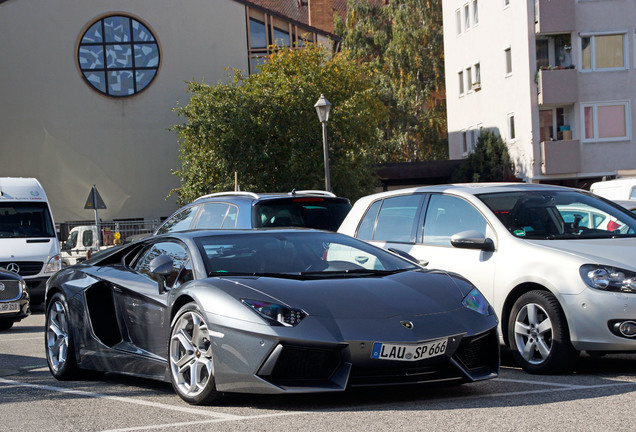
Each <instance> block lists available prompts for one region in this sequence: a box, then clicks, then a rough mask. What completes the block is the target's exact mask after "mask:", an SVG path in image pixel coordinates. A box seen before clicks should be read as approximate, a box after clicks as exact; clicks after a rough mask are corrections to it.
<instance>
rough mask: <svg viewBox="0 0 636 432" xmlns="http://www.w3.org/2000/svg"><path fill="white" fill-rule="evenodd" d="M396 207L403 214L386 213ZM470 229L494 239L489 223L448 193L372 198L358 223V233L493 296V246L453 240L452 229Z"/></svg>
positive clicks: (478, 212)
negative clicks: (486, 247) (470, 245)
mask: <svg viewBox="0 0 636 432" xmlns="http://www.w3.org/2000/svg"><path fill="white" fill-rule="evenodd" d="M396 198H400V199H399V200H396ZM395 213H400V214H401V218H400V219H395V218H392V217H390V216H391V215H392V214H395ZM471 230H472V231H478V232H480V233H481V234H483V235H484V236H485V237H487V238H490V239H492V241H493V243H494V244H495V245H496V237H495V235H494V232H493V230H492V228H491V226H490V224H488V222H487V220H486V218H485V217H484V216H483V215H482V214H481V212H480V211H479V210H477V209H476V208H475V207H474V206H473V205H472V204H471V203H470V202H468V201H466V200H464V199H463V198H460V197H457V196H453V195H447V194H412V195H405V196H402V197H391V198H386V199H384V200H382V201H376V202H375V203H373V204H372V205H371V206H370V207H369V210H368V211H367V214H366V215H365V217H364V218H363V220H362V222H361V223H360V226H359V229H358V237H359V238H361V239H363V240H370V239H372V243H375V244H376V245H379V246H382V247H384V248H395V249H399V250H403V251H405V252H407V253H409V254H410V255H412V256H414V257H415V258H417V259H418V260H420V261H423V262H427V263H428V264H427V268H430V269H442V270H446V271H450V272H454V273H458V274H460V275H462V276H464V277H465V278H467V279H468V280H470V281H471V282H472V283H473V284H475V285H476V286H477V287H478V288H479V289H480V290H481V291H482V292H483V293H484V295H486V297H487V298H488V300H490V301H492V300H493V280H494V272H495V267H496V258H497V256H496V251H483V250H479V249H465V248H458V247H454V246H453V245H451V241H450V239H451V237H452V236H453V235H454V234H457V233H459V232H463V231H471ZM365 237H366V238H365Z"/></svg>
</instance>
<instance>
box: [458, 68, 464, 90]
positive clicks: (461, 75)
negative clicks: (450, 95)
mask: <svg viewBox="0 0 636 432" xmlns="http://www.w3.org/2000/svg"><path fill="white" fill-rule="evenodd" d="M458 76H459V95H460V96H462V95H463V94H464V72H463V71H459V73H458Z"/></svg>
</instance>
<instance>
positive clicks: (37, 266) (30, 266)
mask: <svg viewBox="0 0 636 432" xmlns="http://www.w3.org/2000/svg"><path fill="white" fill-rule="evenodd" d="M9 264H17V265H18V266H19V267H20V271H19V272H18V274H19V275H20V276H22V277H24V276H34V275H36V274H38V273H40V271H41V270H42V266H43V265H44V263H43V262H41V261H3V262H0V267H4V268H8V267H9Z"/></svg>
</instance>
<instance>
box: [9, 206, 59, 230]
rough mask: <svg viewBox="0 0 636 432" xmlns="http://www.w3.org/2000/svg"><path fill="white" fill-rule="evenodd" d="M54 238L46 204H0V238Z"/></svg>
mask: <svg viewBox="0 0 636 432" xmlns="http://www.w3.org/2000/svg"><path fill="white" fill-rule="evenodd" d="M23 237H55V227H54V226H53V222H52V220H51V214H50V213H49V208H48V206H47V205H46V203H43V202H35V203H30V202H8V203H0V238H23Z"/></svg>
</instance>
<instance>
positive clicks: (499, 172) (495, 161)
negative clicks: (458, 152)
mask: <svg viewBox="0 0 636 432" xmlns="http://www.w3.org/2000/svg"><path fill="white" fill-rule="evenodd" d="M513 178H514V164H513V163H512V161H511V159H510V155H509V154H508V147H506V143H505V142H504V141H503V139H502V138H501V137H500V136H499V135H497V134H495V133H494V132H492V131H490V130H486V129H481V130H480V131H479V137H478V138H477V144H476V145H475V150H474V151H473V152H472V153H471V154H470V155H469V156H468V157H467V158H466V159H464V161H463V162H462V163H461V165H460V166H459V167H458V168H457V171H455V173H453V181H456V182H496V181H510V180H512V179H513Z"/></svg>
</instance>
